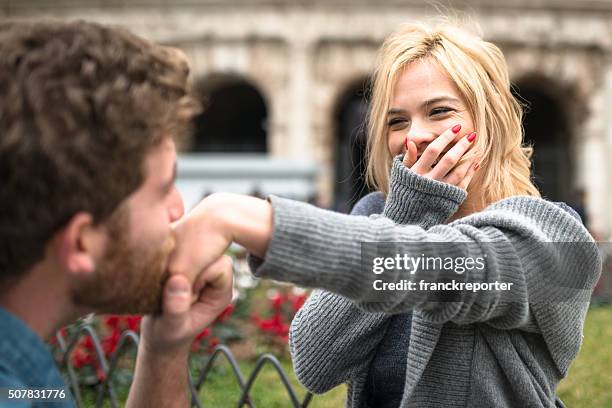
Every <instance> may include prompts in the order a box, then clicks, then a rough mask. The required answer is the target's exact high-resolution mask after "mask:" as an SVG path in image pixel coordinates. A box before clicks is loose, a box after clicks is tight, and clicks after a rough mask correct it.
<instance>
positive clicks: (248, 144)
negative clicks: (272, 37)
mask: <svg viewBox="0 0 612 408" xmlns="http://www.w3.org/2000/svg"><path fill="white" fill-rule="evenodd" d="M196 91H197V92H198V94H199V96H200V98H201V100H202V103H203V105H204V111H203V112H202V113H201V114H200V115H198V116H197V117H196V118H195V123H194V138H193V144H192V151H194V152H206V153H246V152H252V153H255V152H256V153H265V152H266V151H267V139H266V136H267V135H266V133H267V132H266V130H267V129H266V121H267V117H268V110H267V108H266V103H265V101H264V99H263V97H262V95H261V93H260V92H259V91H258V90H257V88H256V87H255V86H253V85H252V84H250V83H249V82H248V81H246V80H245V79H243V78H240V77H235V76H229V75H214V76H210V77H208V78H206V79H204V80H202V81H200V83H199V84H198V86H197V87H196Z"/></svg>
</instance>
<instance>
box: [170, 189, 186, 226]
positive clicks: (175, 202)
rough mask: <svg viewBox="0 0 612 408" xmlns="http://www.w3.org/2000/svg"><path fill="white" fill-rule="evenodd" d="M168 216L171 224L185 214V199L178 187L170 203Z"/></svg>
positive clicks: (174, 190) (173, 192)
mask: <svg viewBox="0 0 612 408" xmlns="http://www.w3.org/2000/svg"><path fill="white" fill-rule="evenodd" d="M168 205H169V206H168V215H169V217H170V222H174V221H177V220H179V219H180V218H181V217H182V216H183V214H185V204H184V203H183V197H182V196H181V193H179V191H178V189H177V188H176V187H174V188H173V191H172V194H171V197H170V202H169V204H168Z"/></svg>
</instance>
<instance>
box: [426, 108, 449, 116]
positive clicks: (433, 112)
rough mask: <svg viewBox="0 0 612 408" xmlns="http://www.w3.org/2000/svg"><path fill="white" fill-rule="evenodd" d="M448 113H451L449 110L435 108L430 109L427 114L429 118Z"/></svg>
mask: <svg viewBox="0 0 612 408" xmlns="http://www.w3.org/2000/svg"><path fill="white" fill-rule="evenodd" d="M450 111H452V109H451V108H435V109H432V110H431V112H429V114H430V115H431V116H435V115H443V114H445V113H448V112H450Z"/></svg>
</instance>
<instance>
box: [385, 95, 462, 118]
mask: <svg viewBox="0 0 612 408" xmlns="http://www.w3.org/2000/svg"><path fill="white" fill-rule="evenodd" d="M441 102H447V103H453V104H460V103H461V101H460V100H459V99H457V98H455V97H452V96H450V95H443V96H436V97H434V98H431V99H427V100H426V101H425V102H423V103H422V104H421V108H426V107H427V106H429V105H434V104H436V103H441ZM406 113H407V111H406V110H405V109H402V108H390V109H389V110H388V111H387V115H405V114H406Z"/></svg>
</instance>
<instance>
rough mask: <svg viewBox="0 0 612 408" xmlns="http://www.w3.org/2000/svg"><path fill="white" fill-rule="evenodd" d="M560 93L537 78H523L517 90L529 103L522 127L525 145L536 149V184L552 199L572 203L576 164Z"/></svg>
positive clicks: (552, 85) (534, 163)
mask: <svg viewBox="0 0 612 408" xmlns="http://www.w3.org/2000/svg"><path fill="white" fill-rule="evenodd" d="M559 91H560V90H559V89H558V88H557V87H555V86H554V84H552V83H551V82H550V81H548V80H546V79H543V78H535V77H528V78H524V79H522V80H520V81H518V83H517V86H516V87H515V92H516V93H518V94H519V95H520V98H519V100H522V102H523V103H526V104H527V107H526V109H525V115H524V118H523V126H524V129H525V142H526V143H528V144H531V145H532V146H533V149H534V151H533V157H532V162H533V167H532V173H533V176H534V181H535V184H536V185H537V186H538V188H539V190H540V192H541V193H542V195H543V196H544V197H545V198H547V199H549V200H552V201H570V200H571V191H570V188H571V185H572V180H573V164H574V161H573V160H572V157H571V155H570V149H569V148H570V130H569V125H568V117H567V114H566V112H564V109H563V105H562V104H561V101H560V98H561V94H560V92H559ZM565 97H568V95H565Z"/></svg>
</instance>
